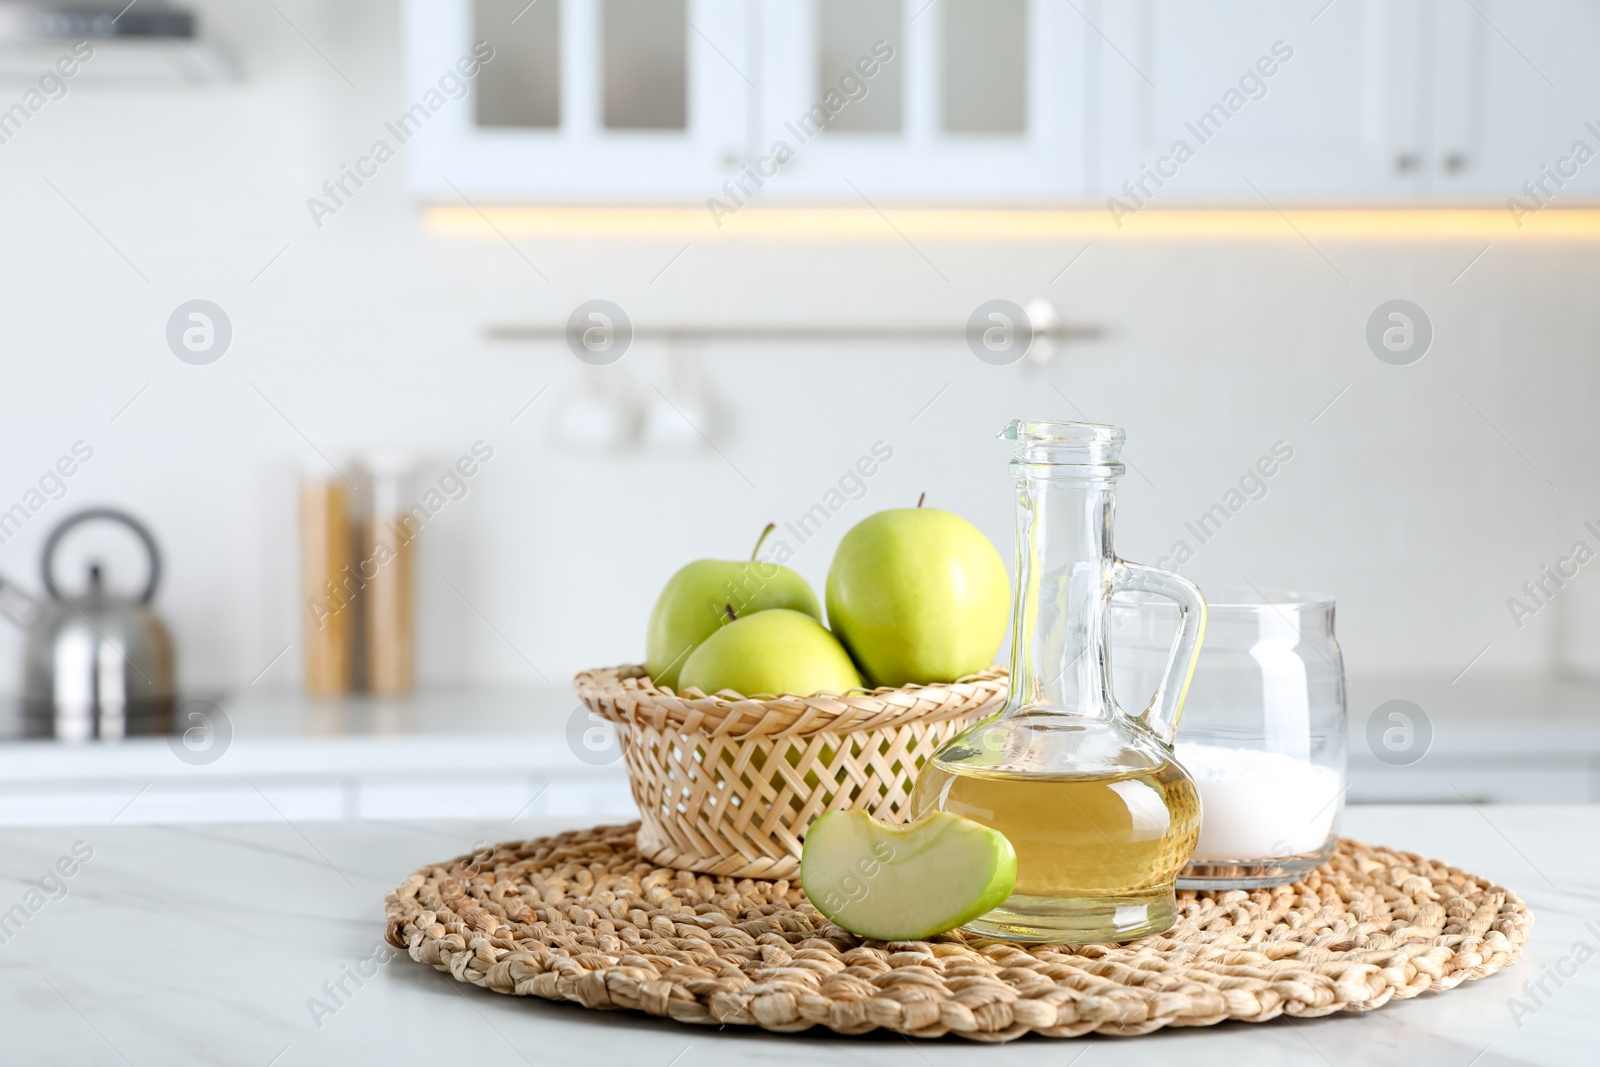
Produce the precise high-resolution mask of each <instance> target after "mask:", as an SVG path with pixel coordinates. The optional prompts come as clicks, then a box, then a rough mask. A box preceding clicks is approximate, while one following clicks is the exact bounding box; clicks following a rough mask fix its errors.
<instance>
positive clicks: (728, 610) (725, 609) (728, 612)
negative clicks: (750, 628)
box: [722, 604, 739, 622]
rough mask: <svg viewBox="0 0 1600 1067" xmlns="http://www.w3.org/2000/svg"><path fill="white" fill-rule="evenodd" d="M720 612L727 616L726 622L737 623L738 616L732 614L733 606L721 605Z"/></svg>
mask: <svg viewBox="0 0 1600 1067" xmlns="http://www.w3.org/2000/svg"><path fill="white" fill-rule="evenodd" d="M722 610H723V613H724V614H726V615H727V616H728V621H729V622H738V621H739V616H737V615H735V614H734V613H733V605H732V604H724V605H722Z"/></svg>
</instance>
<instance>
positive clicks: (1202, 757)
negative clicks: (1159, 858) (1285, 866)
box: [1177, 741, 1340, 863]
mask: <svg viewBox="0 0 1600 1067" xmlns="http://www.w3.org/2000/svg"><path fill="white" fill-rule="evenodd" d="M1177 755H1178V762H1179V763H1181V764H1183V766H1184V768H1185V769H1186V770H1188V772H1189V774H1190V775H1191V776H1193V778H1194V781H1195V785H1196V786H1197V787H1199V790H1200V843H1199V844H1198V845H1197V846H1196V847H1195V852H1194V857H1193V860H1192V862H1195V863H1229V862H1239V861H1249V860H1264V859H1272V858H1281V857H1285V856H1296V855H1300V854H1302V853H1306V852H1315V851H1316V850H1317V849H1319V848H1321V847H1322V846H1323V844H1324V843H1325V842H1326V841H1327V840H1328V834H1329V832H1330V831H1331V830H1332V829H1333V820H1334V816H1335V815H1337V814H1338V809H1339V805H1338V799H1339V791H1340V784H1339V772H1338V771H1336V770H1334V769H1333V768H1332V767H1321V766H1318V765H1317V764H1315V763H1311V762H1309V761H1307V760H1303V759H1297V758H1295V757H1294V756H1285V755H1283V754H1282V753H1278V752H1263V751H1261V750H1260V749H1254V748H1226V747H1223V746H1221V745H1201V744H1196V743H1194V742H1190V741H1182V742H1179V743H1178V745H1177Z"/></svg>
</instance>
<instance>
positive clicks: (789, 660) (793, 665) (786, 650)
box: [678, 608, 861, 696]
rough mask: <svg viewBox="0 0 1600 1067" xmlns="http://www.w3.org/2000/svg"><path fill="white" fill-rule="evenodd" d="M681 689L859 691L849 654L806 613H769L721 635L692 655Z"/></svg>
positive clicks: (734, 625) (797, 692)
mask: <svg viewBox="0 0 1600 1067" xmlns="http://www.w3.org/2000/svg"><path fill="white" fill-rule="evenodd" d="M678 680H679V682H680V683H681V686H682V688H684V689H688V688H690V687H693V688H696V689H699V690H700V691H701V692H703V693H716V692H720V691H721V690H724V689H731V690H733V691H734V692H735V693H738V694H740V695H741V696H757V695H767V696H778V695H780V694H783V693H793V694H794V695H796V696H811V695H812V694H814V693H846V692H849V691H850V690H852V689H859V688H861V675H859V674H857V673H856V665H855V664H854V663H851V662H850V654H849V653H848V652H846V651H845V650H844V646H843V645H841V644H839V642H838V641H836V640H834V637H833V635H832V634H830V633H829V632H828V631H827V630H824V629H823V628H822V624H821V623H820V622H818V621H817V620H816V619H814V618H812V617H811V616H810V615H807V614H806V613H805V612H803V611H791V610H789V609H788V608H769V609H767V610H766V611H758V612H756V613H755V614H754V615H745V616H742V617H740V618H738V619H735V620H734V621H732V622H730V623H728V625H726V626H724V627H722V628H721V629H719V630H717V632H716V633H714V634H712V635H711V636H710V637H708V638H706V639H705V640H704V641H702V642H700V645H699V647H698V648H696V649H695V650H694V651H693V652H691V653H689V659H688V660H687V661H686V662H685V663H684V665H683V671H682V672H681V673H680V674H679V677H678Z"/></svg>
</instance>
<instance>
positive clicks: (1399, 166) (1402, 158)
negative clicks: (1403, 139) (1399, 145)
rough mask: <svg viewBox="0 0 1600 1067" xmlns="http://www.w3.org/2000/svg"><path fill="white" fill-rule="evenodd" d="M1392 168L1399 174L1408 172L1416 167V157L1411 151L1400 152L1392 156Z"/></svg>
mask: <svg viewBox="0 0 1600 1067" xmlns="http://www.w3.org/2000/svg"><path fill="white" fill-rule="evenodd" d="M1394 169H1395V170H1396V171H1398V172H1399V173H1401V174H1410V173H1411V172H1412V171H1414V170H1416V169H1417V157H1416V154H1415V153H1413V152H1401V153H1400V154H1399V155H1397V156H1395V157H1394Z"/></svg>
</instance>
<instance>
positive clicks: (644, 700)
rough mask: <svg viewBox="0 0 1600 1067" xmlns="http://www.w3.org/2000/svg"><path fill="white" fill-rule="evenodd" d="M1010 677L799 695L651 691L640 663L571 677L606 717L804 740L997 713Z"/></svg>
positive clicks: (982, 674)
mask: <svg viewBox="0 0 1600 1067" xmlns="http://www.w3.org/2000/svg"><path fill="white" fill-rule="evenodd" d="M1009 680H1010V676H1009V673H1008V672H1007V670H1006V668H1004V667H1002V666H1000V665H999V664H994V665H992V666H990V667H988V668H987V669H985V670H982V671H979V672H977V673H976V674H969V675H966V676H964V677H961V678H958V679H956V680H955V681H953V682H935V683H932V684H929V685H904V686H898V687H896V686H882V687H879V688H877V689H861V690H853V691H851V692H849V693H843V694H836V693H819V694H817V695H815V696H808V697H800V696H793V695H787V694H786V695H783V696H776V697H770V698H761V697H746V696H742V695H740V694H738V693H734V692H733V691H732V690H722V691H721V692H717V693H711V694H706V693H703V692H701V691H700V690H699V689H695V688H690V689H687V690H684V691H683V692H682V693H679V692H675V691H674V690H671V689H661V688H657V687H656V685H655V683H654V682H652V681H651V680H650V677H649V675H648V673H647V672H646V671H645V668H644V666H643V665H641V664H622V665H620V666H616V667H596V668H592V669H590V670H586V671H579V672H578V674H577V675H576V676H575V677H574V678H573V680H572V686H573V688H574V689H575V690H577V693H578V698H579V699H580V700H582V701H583V703H584V704H585V705H587V706H588V708H589V709H590V710H591V711H593V712H595V713H596V714H598V715H599V716H601V717H602V718H604V719H608V720H610V721H612V722H617V723H624V724H634V723H639V724H647V725H649V726H652V727H654V728H656V729H666V728H669V727H671V728H677V729H681V730H683V731H684V732H686V733H707V734H717V735H732V736H734V737H779V736H789V737H805V736H809V735H811V734H818V733H853V732H856V731H860V730H876V729H884V728H886V727H893V726H903V725H905V724H907V723H911V722H937V721H940V720H941V719H948V718H954V717H955V716H957V715H964V714H968V713H970V712H971V711H972V710H973V709H974V708H975V707H979V706H983V705H988V704H991V703H992V704H993V705H994V709H995V710H999V707H1000V702H1001V701H1002V700H1003V699H1004V697H1005V694H1006V688H1007V685H1008V683H1009Z"/></svg>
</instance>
